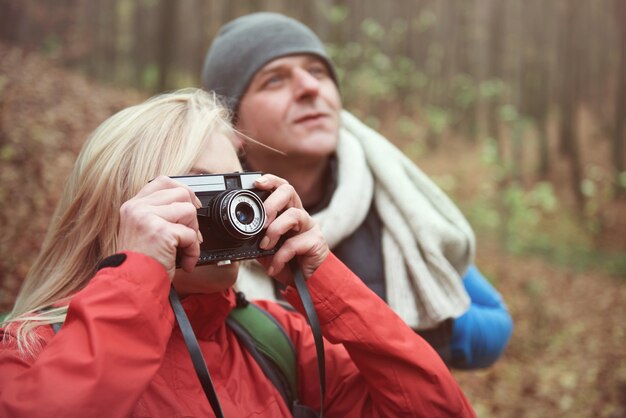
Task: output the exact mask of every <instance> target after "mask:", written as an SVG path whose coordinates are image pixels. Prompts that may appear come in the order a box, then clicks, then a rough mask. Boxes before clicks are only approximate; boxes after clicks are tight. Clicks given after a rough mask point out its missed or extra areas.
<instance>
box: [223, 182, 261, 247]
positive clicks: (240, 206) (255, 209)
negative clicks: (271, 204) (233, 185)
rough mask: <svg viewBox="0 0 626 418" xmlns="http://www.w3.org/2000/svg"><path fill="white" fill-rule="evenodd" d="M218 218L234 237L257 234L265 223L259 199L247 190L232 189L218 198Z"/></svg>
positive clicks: (248, 236)
mask: <svg viewBox="0 0 626 418" xmlns="http://www.w3.org/2000/svg"><path fill="white" fill-rule="evenodd" d="M219 212H220V216H219V218H220V220H221V222H222V226H223V227H224V229H225V230H226V231H227V232H228V233H229V234H230V235H231V236H232V237H233V238H236V239H248V238H252V237H253V236H255V235H257V234H258V233H259V232H260V231H261V230H262V229H263V224H264V223H265V208H264V207H263V202H262V201H261V199H260V198H259V197H258V196H257V195H256V194H255V193H253V192H251V191H249V190H232V191H230V192H227V193H226V194H225V195H223V196H222V198H221V199H220V205H219Z"/></svg>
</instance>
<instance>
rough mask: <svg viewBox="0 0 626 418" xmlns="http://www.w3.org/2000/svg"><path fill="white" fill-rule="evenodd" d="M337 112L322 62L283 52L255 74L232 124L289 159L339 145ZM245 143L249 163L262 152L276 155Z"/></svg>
mask: <svg viewBox="0 0 626 418" xmlns="http://www.w3.org/2000/svg"><path fill="white" fill-rule="evenodd" d="M340 110H341V99H340V98H339V92H338V91H337V86H336V85H335V83H334V82H333V79H332V78H331V77H330V74H329V72H328V69H327V68H326V65H325V64H324V63H323V61H321V60H320V59H319V58H316V57H315V56H312V55H293V56H287V57H283V58H278V59H275V60H274V61H271V62H269V63H268V64H266V65H265V66H264V67H263V68H261V69H260V70H259V71H258V72H257V73H256V75H255V76H254V78H253V79H252V81H251V83H250V85H249V87H248V89H247V90H246V92H245V94H244V95H243V98H242V100H241V102H240V106H239V112H238V120H237V125H236V128H237V130H239V131H240V132H242V133H243V134H245V135H247V136H249V137H251V138H253V139H255V140H257V141H259V142H261V143H263V144H265V145H268V146H270V147H272V148H274V149H277V150H279V151H283V152H284V153H286V154H287V156H288V157H299V158H302V157H304V158H313V159H323V158H326V157H328V156H329V155H330V154H332V153H333V152H334V151H335V148H336V146H337V138H338V134H339V123H340V121H339V114H340ZM244 143H245V141H244ZM246 145H247V146H248V147H249V149H250V153H249V157H251V158H250V161H251V162H252V161H253V159H257V160H259V159H263V155H264V154H265V155H266V156H267V157H269V158H270V159H271V157H272V156H273V157H276V156H277V154H276V153H275V152H273V151H271V150H268V149H266V148H263V147H258V146H255V145H254V144H253V143H251V142H248V143H247V144H246ZM251 148H254V151H252V150H251ZM252 157H254V158H252ZM257 157H258V158H257ZM258 168H259V169H267V168H265V167H258Z"/></svg>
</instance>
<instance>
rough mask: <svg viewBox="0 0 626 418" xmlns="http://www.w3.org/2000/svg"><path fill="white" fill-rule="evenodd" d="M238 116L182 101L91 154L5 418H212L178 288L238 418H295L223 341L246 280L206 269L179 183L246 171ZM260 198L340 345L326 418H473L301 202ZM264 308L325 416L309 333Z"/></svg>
mask: <svg viewBox="0 0 626 418" xmlns="http://www.w3.org/2000/svg"><path fill="white" fill-rule="evenodd" d="M226 116H227V115H225V111H224V110H223V108H222V107H220V106H219V105H218V104H216V102H215V100H214V99H213V98H212V96H210V95H209V94H207V93H204V92H202V91H199V90H188V91H181V92H176V93H172V94H166V95H162V96H157V97H156V98H153V99H151V100H149V101H147V102H145V103H143V104H140V105H138V106H134V107H130V108H128V109H125V110H123V111H121V112H119V113H118V114H116V115H114V116H112V117H111V118H109V119H108V120H107V121H105V122H104V123H103V124H102V125H101V126H100V127H99V128H98V129H96V131H95V132H94V133H93V134H92V136H91V137H90V138H89V139H88V141H87V142H86V144H85V146H84V147H83V150H82V151H81V153H80V155H79V156H78V160H77V162H76V165H75V168H74V170H73V172H72V173H71V175H70V177H69V180H68V182H67V184H66V187H65V190H64V193H63V196H62V199H61V201H60V203H59V206H58V208H57V211H56V213H55V215H54V217H53V220H52V223H51V225H50V228H49V230H48V234H47V236H46V239H45V241H44V243H43V247H42V250H41V253H40V255H39V257H38V258H37V260H36V261H35V263H34V265H33V266H32V268H31V270H30V272H29V274H28V277H27V278H26V280H25V282H24V285H23V288H22V289H21V291H20V294H19V296H18V298H17V301H16V303H15V307H14V309H13V311H12V312H11V314H10V315H9V317H8V318H7V320H6V321H5V322H4V323H3V330H2V331H3V334H4V337H3V342H2V344H0V416H3V417H4V416H10V417H38V416H46V417H50V416H63V417H73V416H77V417H78V416H81V417H83V416H106V417H127V416H137V417H139V416H142V417H143V416H158V417H169V416H213V411H212V409H211V406H210V405H209V402H208V401H207V399H206V398H205V395H204V393H203V392H202V388H201V386H200V384H199V382H198V378H197V377H196V375H195V373H194V368H193V366H192V364H191V361H190V357H189V353H188V352H187V349H186V347H185V344H184V342H183V337H182V335H181V331H180V329H179V328H178V326H177V325H176V324H175V322H174V315H173V313H172V309H171V308H170V306H169V303H168V292H169V288H170V284H171V283H173V285H174V287H175V289H176V291H177V292H178V294H179V295H181V296H182V297H183V306H184V308H185V311H186V314H187V316H188V317H189V320H190V322H191V325H192V327H193V329H194V331H195V333H196V336H197V338H198V341H199V344H200V347H201V350H202V355H203V357H204V360H205V362H206V364H207V367H208V370H209V371H210V374H211V376H212V377H213V380H214V383H215V388H216V392H217V395H218V398H219V401H220V403H221V406H222V409H223V410H224V413H225V416H227V417H246V416H268V417H280V416H290V411H289V408H288V407H287V405H286V404H285V402H284V401H283V400H282V398H281V397H280V395H279V394H278V392H277V390H276V388H275V387H274V386H273V385H272V383H270V382H269V380H268V379H267V378H266V377H265V375H264V374H263V372H262V371H261V369H260V368H259V366H258V364H256V362H255V361H254V360H253V359H252V358H251V356H250V354H249V353H248V352H247V351H246V349H245V348H244V347H243V346H242V345H241V344H240V343H239V341H238V340H237V338H236V336H235V335H234V334H233V333H232V332H231V330H230V329H229V328H227V327H226V326H225V322H224V321H225V318H226V316H227V315H228V313H229V312H230V310H231V309H232V308H233V306H234V305H235V297H234V294H233V291H232V289H231V286H232V285H233V284H234V283H235V281H236V278H237V272H238V267H239V266H238V264H237V263H233V264H231V265H229V266H219V267H218V266H201V267H196V262H197V259H198V255H199V253H200V251H199V245H200V242H201V241H202V240H203V237H202V235H201V233H200V232H199V230H198V221H197V217H196V208H197V207H198V206H199V201H198V199H197V197H196V196H195V195H194V193H193V192H192V191H191V189H189V188H188V187H186V186H184V185H182V184H181V183H178V182H176V181H175V180H174V179H172V178H169V177H166V176H174V175H186V174H203V173H223V172H233V171H238V170H240V169H241V168H240V166H239V163H238V160H237V155H236V153H235V151H234V148H233V146H232V144H231V142H230V138H231V137H232V134H233V133H232V130H231V128H230V126H229V125H228V124H227V123H226V122H225V120H226ZM255 186H256V187H257V188H258V189H262V190H268V191H271V195H270V196H269V197H268V198H267V199H266V200H265V202H264V206H265V209H266V213H267V219H266V226H267V229H266V232H265V237H264V240H263V241H262V243H261V246H262V247H263V248H267V249H269V248H273V247H274V246H275V245H276V243H277V242H278V239H279V238H280V237H282V236H285V237H286V238H287V239H286V241H285V242H284V244H283V245H282V246H281V247H280V249H279V250H278V251H277V252H276V253H275V255H273V256H270V257H268V258H266V259H264V260H263V265H264V266H265V267H266V269H267V272H268V274H270V275H271V276H273V277H274V278H276V279H278V280H281V281H282V282H283V283H285V284H287V285H288V287H287V290H286V292H285V295H286V298H287V300H289V301H290V302H291V303H292V304H293V305H294V306H299V303H298V296H297V294H296V293H295V290H294V288H293V287H292V286H289V284H290V283H291V281H292V278H291V275H290V273H288V269H286V268H285V266H286V265H287V263H288V261H289V260H290V259H292V258H294V257H296V258H297V260H298V264H299V266H300V268H301V270H302V272H303V274H304V277H305V278H306V279H307V286H308V288H309V290H310V292H311V295H312V298H313V302H314V304H315V308H316V310H317V313H318V316H319V319H320V322H321V326H322V331H323V333H324V337H325V338H326V339H327V340H328V341H327V342H326V344H325V347H324V351H325V357H326V364H327V370H328V374H327V380H326V388H327V390H326V396H325V398H324V411H325V415H326V416H327V417H332V416H337V417H347V416H354V417H362V416H400V415H407V416H473V415H474V413H473V411H472V409H471V406H470V405H469V403H468V402H467V400H466V399H465V397H464V395H463V394H462V392H461V391H460V389H459V388H458V385H457V384H456V382H455V381H454V379H453V378H452V376H451V375H450V374H449V372H448V370H447V369H446V367H445V365H444V364H443V363H442V362H441V360H440V359H439V357H438V356H437V354H436V353H435V352H434V351H433V350H432V349H431V348H430V347H429V346H428V345H427V344H426V343H425V342H424V341H423V340H421V339H420V337H418V336H416V335H415V334H414V333H413V332H412V331H411V330H410V329H409V328H407V327H406V326H405V325H404V324H403V323H402V321H401V320H400V319H399V318H398V317H397V316H396V315H395V314H393V312H392V311H391V310H389V309H388V308H387V306H386V305H385V304H384V302H382V301H381V300H380V299H378V298H377V297H376V296H375V295H374V294H373V293H371V292H370V291H369V290H368V289H367V288H366V287H365V286H364V285H363V284H362V283H361V282H360V281H359V280H358V279H357V278H356V277H355V276H354V275H353V274H352V273H351V272H350V271H349V270H348V269H347V268H346V267H345V266H343V265H342V264H341V263H340V262H339V261H338V260H337V259H336V258H335V257H334V256H333V255H332V254H331V253H330V252H329V250H328V245H327V244H326V242H325V241H324V239H323V237H322V234H321V233H320V230H319V228H318V226H317V225H316V224H315V222H313V221H312V219H311V218H310V216H309V215H308V214H307V213H306V212H305V211H304V210H303V209H302V203H301V201H300V199H299V197H298V196H297V194H296V193H295V192H294V190H293V188H292V187H291V186H290V185H289V184H287V183H286V182H285V181H284V180H282V179H280V178H277V177H275V176H272V175H265V176H263V177H261V178H260V179H259V180H257V182H256V184H255ZM277 214H280V215H278V216H277ZM177 256H178V257H179V264H180V266H181V268H178V269H177V268H176V259H177ZM258 304H259V305H261V306H262V307H264V308H265V309H266V310H267V311H268V312H270V313H271V314H272V315H273V316H274V317H275V318H276V319H277V320H278V321H279V322H280V323H281V324H282V325H283V327H284V328H285V329H286V330H287V332H288V334H289V337H290V339H291V340H292V341H293V343H294V346H295V349H296V351H297V354H298V355H297V357H298V364H297V368H298V376H299V381H298V389H299V392H300V393H301V400H302V402H303V403H304V404H306V405H309V406H312V407H313V408H315V409H319V408H320V399H319V397H320V396H319V392H318V388H319V385H318V383H319V382H318V378H317V370H316V363H315V348H314V342H313V338H312V336H311V332H310V330H309V329H308V326H307V323H306V320H305V319H304V318H303V316H301V315H300V314H298V313H295V312H288V311H286V310H284V309H283V308H281V307H280V306H278V305H276V304H273V303H271V302H258ZM58 322H63V326H62V327H61V329H60V330H59V331H58V333H55V332H54V330H53V329H52V327H51V326H50V324H54V323H58ZM415 346H417V347H419V349H418V350H415V349H414V347H415ZM409 347H411V349H408V348H409Z"/></svg>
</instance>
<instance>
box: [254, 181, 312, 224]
mask: <svg viewBox="0 0 626 418" xmlns="http://www.w3.org/2000/svg"><path fill="white" fill-rule="evenodd" d="M263 206H264V207H265V213H266V216H267V225H270V224H271V223H272V222H273V221H274V219H276V217H277V216H278V214H279V213H281V212H283V211H284V210H286V209H289V208H299V209H302V201H301V200H300V196H298V194H297V193H296V190H295V189H294V188H293V186H292V185H290V184H288V183H286V184H281V185H280V186H279V187H278V188H277V189H275V190H274V191H273V192H272V194H271V195H269V196H268V197H267V199H265V201H264V202H263Z"/></svg>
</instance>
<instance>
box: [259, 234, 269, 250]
mask: <svg viewBox="0 0 626 418" xmlns="http://www.w3.org/2000/svg"><path fill="white" fill-rule="evenodd" d="M269 243H270V239H269V237H267V236H265V237H263V239H262V240H261V242H260V243H259V247H260V248H261V249H263V250H267V246H268V245H269Z"/></svg>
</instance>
